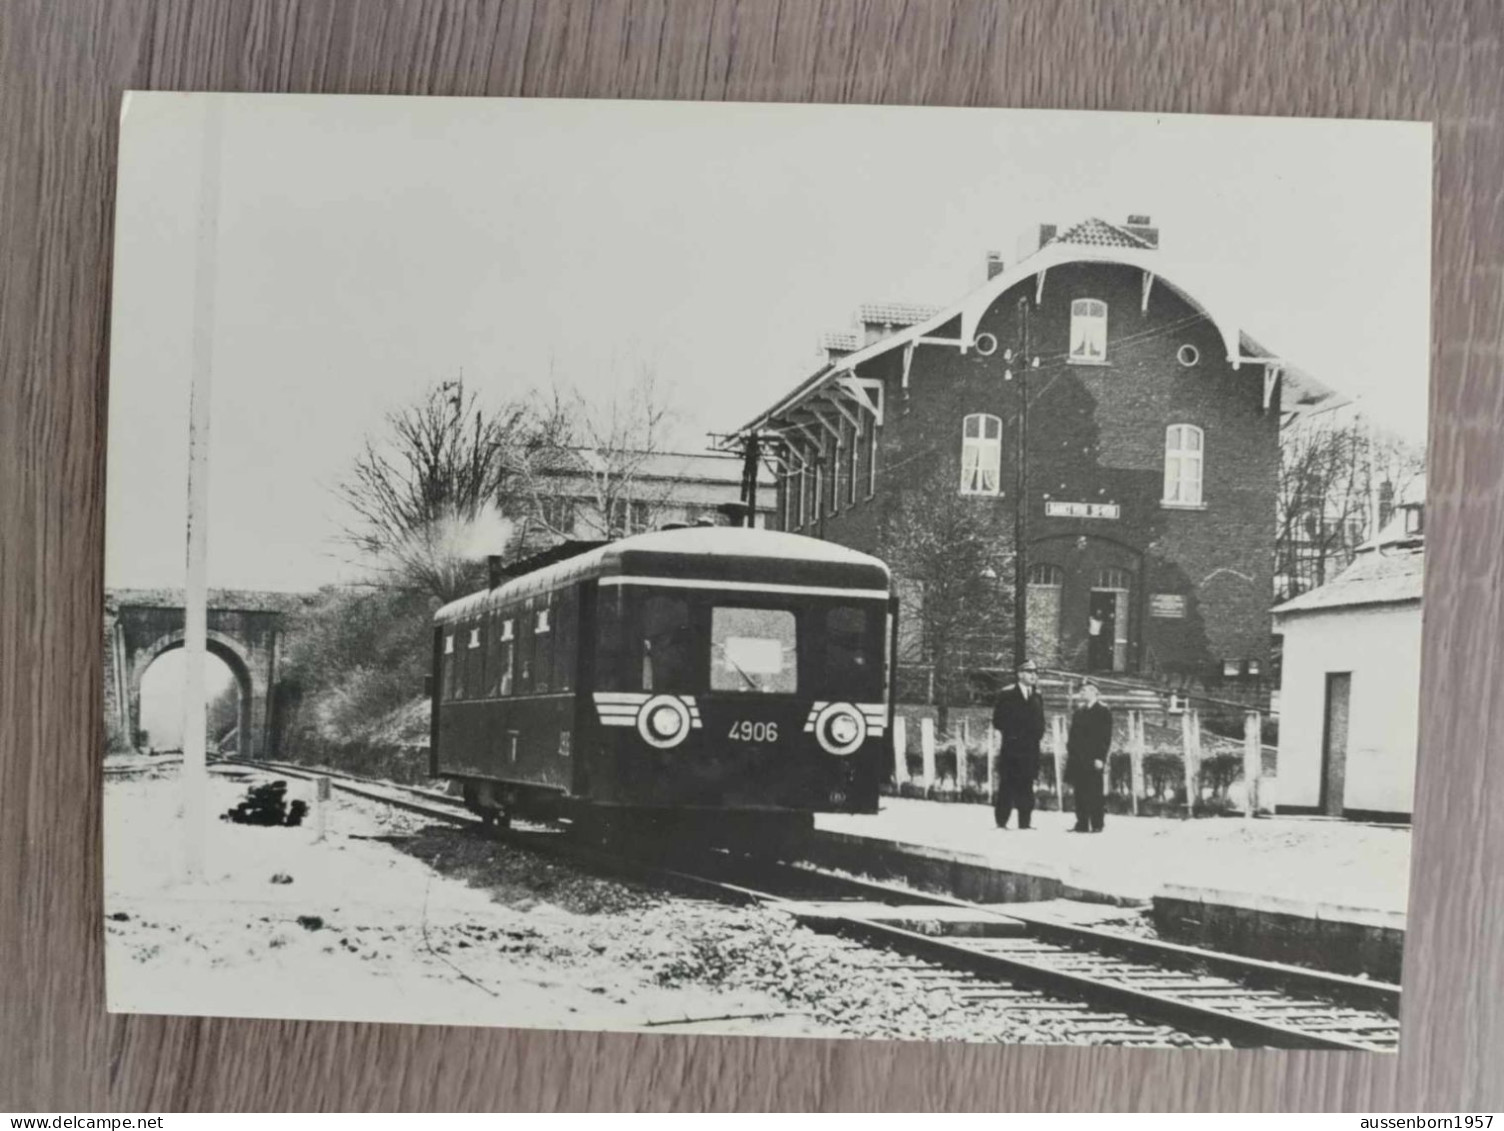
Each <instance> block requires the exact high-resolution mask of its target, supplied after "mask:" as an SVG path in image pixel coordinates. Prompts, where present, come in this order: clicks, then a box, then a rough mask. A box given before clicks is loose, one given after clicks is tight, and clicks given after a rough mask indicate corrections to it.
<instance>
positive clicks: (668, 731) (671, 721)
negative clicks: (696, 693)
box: [637, 695, 689, 750]
mask: <svg viewBox="0 0 1504 1131" xmlns="http://www.w3.org/2000/svg"><path fill="white" fill-rule="evenodd" d="M637 733H638V734H640V735H641V736H642V740H643V741H644V742H646V743H647V744H648V745H649V746H656V747H658V749H660V750H665V749H667V748H668V747H670V746H678V745H679V743H681V742H683V741H684V738H685V736H686V735H688V734H689V709H688V708H687V707H685V706H684V703H683V701H682V700H680V699H676V698H675V697H674V696H672V695H658V696H655V697H654V698H652V699H649V700H648V701H647V702H646V703H644V704H643V705H642V709H641V710H640V711H638V712H637Z"/></svg>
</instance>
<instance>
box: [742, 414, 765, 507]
mask: <svg viewBox="0 0 1504 1131" xmlns="http://www.w3.org/2000/svg"><path fill="white" fill-rule="evenodd" d="M743 445H744V447H743V457H742V502H744V503H746V504H747V517H746V519H745V520H744V521H745V524H746V525H747V526H756V525H757V472H758V463H759V461H760V460H761V459H762V450H761V449H762V438H761V437H760V436H759V435H758V434H757V433H756V432H755V431H754V432H748V433H747V435H746V437H745V439H744V440H743Z"/></svg>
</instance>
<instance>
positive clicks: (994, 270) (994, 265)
mask: <svg viewBox="0 0 1504 1131" xmlns="http://www.w3.org/2000/svg"><path fill="white" fill-rule="evenodd" d="M1002 273H1003V253H1002V252H1000V251H989V252H988V253H987V277H988V278H989V279H996V278H997V277H998V276H999V275H1001V274H1002Z"/></svg>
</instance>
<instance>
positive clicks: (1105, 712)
mask: <svg viewBox="0 0 1504 1131" xmlns="http://www.w3.org/2000/svg"><path fill="white" fill-rule="evenodd" d="M1111 747H1112V711H1111V710H1110V709H1109V708H1108V706H1107V705H1106V704H1105V703H1100V702H1098V703H1093V704H1092V705H1091V706H1090V707H1078V708H1076V710H1075V712H1074V713H1073V714H1072V715H1071V731H1070V735H1069V736H1068V737H1067V738H1066V740H1065V779H1066V781H1068V782H1070V783H1072V784H1073V785H1074V784H1075V783H1076V782H1078V781H1080V780H1081V779H1082V778H1083V777H1087V776H1089V775H1091V774H1100V773H1101V772H1102V771H1101V770H1099V769H1097V767H1096V766H1094V765H1092V763H1093V762H1096V761H1099V760H1100V761H1103V762H1105V761H1106V760H1107V752H1108V751H1109V750H1110V749H1111Z"/></svg>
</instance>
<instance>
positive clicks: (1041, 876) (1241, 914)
mask: <svg viewBox="0 0 1504 1131" xmlns="http://www.w3.org/2000/svg"><path fill="white" fill-rule="evenodd" d="M1074 823H1075V820H1074V816H1073V815H1072V814H1069V813H1060V812H1057V811H1054V810H1049V811H1037V812H1036V813H1035V814H1034V825H1035V827H1034V828H1033V829H1030V830H1027V831H1025V830H1019V829H1017V828H1012V829H1007V830H1001V829H998V828H996V827H995V826H994V824H993V816H992V810H991V809H990V808H989V807H987V806H985V805H976V804H965V803H956V802H937V801H921V800H915V799H911V798H897V797H885V798H883V799H882V808H881V810H880V811H879V812H878V813H877V814H876V815H875V816H846V815H835V814H828V815H823V816H821V817H819V818H817V821H816V827H817V829H818V830H819V834H820V835H819V836H818V838H817V841H816V844H817V852H818V854H819V856H820V858H821V860H822V861H823V862H825V863H829V864H833V865H838V866H843V867H847V868H851V869H856V870H861V869H867V870H870V871H871V872H872V874H879V875H881V874H885V875H888V876H895V877H902V878H905V879H907V880H909V881H910V882H912V883H915V884H918V885H920V886H923V887H926V888H930V889H933V890H944V891H947V892H950V893H952V894H954V895H957V896H959V897H961V898H967V899H977V900H983V901H986V902H1004V903H1009V902H1020V901H1040V900H1055V899H1077V900H1085V901H1088V902H1093V903H1106V904H1117V905H1123V906H1140V907H1146V908H1152V910H1153V913H1154V919H1155V922H1156V924H1157V925H1158V926H1159V927H1160V932H1161V935H1162V937H1167V938H1172V939H1175V940H1176V941H1181V942H1188V943H1194V944H1196V945H1204V946H1210V947H1213V948H1217V949H1226V950H1231V951H1234V952H1237V953H1245V954H1251V955H1255V956H1258V957H1265V958H1271V959H1280V960H1287V961H1299V962H1305V963H1308V964H1317V965H1323V966H1326V967H1327V968H1330V969H1343V972H1348V973H1365V974H1368V975H1370V976H1373V977H1381V978H1384V979H1386V980H1397V979H1398V977H1399V962H1400V955H1401V953H1402V951H1403V945H1404V931H1405V905H1406V895H1407V891H1408V881H1409V875H1410V830H1409V828H1408V827H1403V826H1399V827H1395V826H1381V825H1372V824H1361V823H1356V822H1349V821H1341V820H1335V819H1328V818H1317V817H1268V818H1257V819H1248V818H1244V817H1208V818H1198V819H1196V820H1179V819H1173V818H1162V817H1125V816H1115V815H1113V814H1108V817H1107V827H1106V830H1105V831H1104V832H1101V833H1074V832H1071V831H1069V830H1070V829H1071V827H1072V826H1073V825H1074ZM1344 967H1345V969H1344Z"/></svg>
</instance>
